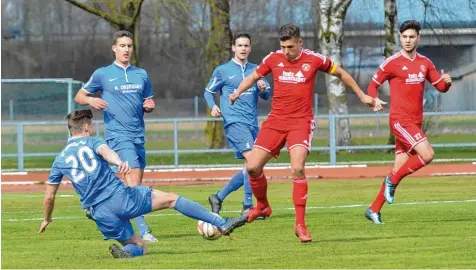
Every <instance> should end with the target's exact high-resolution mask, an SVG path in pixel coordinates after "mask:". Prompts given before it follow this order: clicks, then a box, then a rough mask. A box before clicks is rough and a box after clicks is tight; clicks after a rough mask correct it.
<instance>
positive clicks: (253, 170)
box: [246, 163, 263, 177]
mask: <svg viewBox="0 0 476 270" xmlns="http://www.w3.org/2000/svg"><path fill="white" fill-rule="evenodd" d="M246 170H247V171H248V174H249V175H251V176H254V177H258V176H260V175H261V173H263V167H261V166H259V165H257V164H253V163H248V164H246Z"/></svg>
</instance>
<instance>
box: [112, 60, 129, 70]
mask: <svg viewBox="0 0 476 270" xmlns="http://www.w3.org/2000/svg"><path fill="white" fill-rule="evenodd" d="M112 63H113V64H114V65H115V66H116V67H118V68H120V69H122V70H127V69H128V68H130V67H131V64H128V65H127V67H123V66H121V65H119V64H118V63H116V61H114V62H112Z"/></svg>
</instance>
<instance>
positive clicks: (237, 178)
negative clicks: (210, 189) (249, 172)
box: [217, 171, 251, 201]
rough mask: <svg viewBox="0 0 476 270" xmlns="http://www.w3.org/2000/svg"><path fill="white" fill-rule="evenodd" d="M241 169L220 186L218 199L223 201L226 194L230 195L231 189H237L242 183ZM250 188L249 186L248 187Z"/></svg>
mask: <svg viewBox="0 0 476 270" xmlns="http://www.w3.org/2000/svg"><path fill="white" fill-rule="evenodd" d="M243 179H244V175H243V171H239V172H238V173H236V174H235V175H233V177H232V178H231V179H230V181H229V182H228V183H227V184H226V185H225V186H224V187H222V189H221V190H220V191H218V193H217V197H218V199H219V200H220V201H223V200H224V199H225V198H226V196H228V195H230V193H232V192H233V191H235V190H237V189H239V188H240V187H241V186H242V185H243ZM250 189H251V188H250Z"/></svg>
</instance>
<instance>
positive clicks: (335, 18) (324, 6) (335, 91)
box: [318, 0, 352, 145]
mask: <svg viewBox="0 0 476 270" xmlns="http://www.w3.org/2000/svg"><path fill="white" fill-rule="evenodd" d="M351 2H352V0H321V1H320V2H319V6H320V18H321V20H320V27H318V28H319V29H320V31H319V40H320V49H321V52H322V53H323V54H324V55H326V56H327V57H329V58H330V59H331V60H332V61H333V62H334V63H335V64H336V65H339V66H340V65H341V64H342V56H341V49H342V40H343V38H344V19H345V15H346V13H347V8H348V7H349V6H350V3H351ZM325 81H326V86H327V96H328V100H329V113H330V114H348V113H349V110H348V108H347V97H346V90H345V87H344V84H343V83H342V82H341V80H339V78H337V77H334V76H330V75H327V74H326V75H325ZM336 128H337V130H336V132H337V145H350V144H351V140H352V137H351V133H350V123H349V119H348V118H339V119H338V120H337V125H336Z"/></svg>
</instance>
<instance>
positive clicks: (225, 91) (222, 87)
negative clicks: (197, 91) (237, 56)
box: [205, 59, 270, 127]
mask: <svg viewBox="0 0 476 270" xmlns="http://www.w3.org/2000/svg"><path fill="white" fill-rule="evenodd" d="M257 66H258V65H256V64H253V63H250V62H246V63H245V64H244V65H243V66H242V65H241V64H240V63H237V62H235V60H234V59H232V60H230V61H229V62H228V63H226V64H223V65H221V66H218V67H217V68H216V69H215V70H214V71H213V75H212V77H211V79H210V82H209V83H208V85H207V88H206V89H205V90H206V91H208V92H210V93H212V94H215V93H217V92H218V91H220V110H221V113H222V116H223V122H224V124H225V126H227V125H228V124H231V123H236V122H239V123H245V124H249V125H252V126H256V127H257V126H258V96H261V97H262V98H263V99H268V98H269V95H270V92H269V90H270V86H269V83H268V81H266V79H265V78H263V80H264V81H265V82H266V92H264V93H262V92H260V90H259V88H258V86H257V84H254V85H253V87H251V88H250V89H248V90H246V92H244V93H243V94H241V95H240V98H238V100H236V101H235V103H234V104H233V105H231V104H230V99H229V98H228V96H229V95H231V94H233V93H234V92H235V91H236V89H237V88H238V86H239V85H240V83H241V81H243V79H244V78H245V77H246V76H248V75H250V74H251V73H253V71H254V70H255V69H256V67H257ZM205 94H206V93H205ZM207 103H208V105H209V106H210V105H211V104H210V103H209V102H207ZM210 109H211V108H210Z"/></svg>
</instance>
